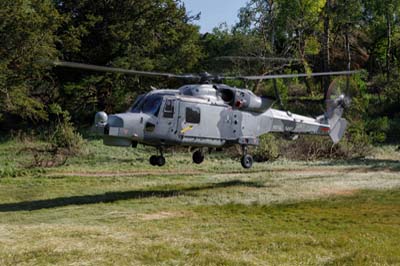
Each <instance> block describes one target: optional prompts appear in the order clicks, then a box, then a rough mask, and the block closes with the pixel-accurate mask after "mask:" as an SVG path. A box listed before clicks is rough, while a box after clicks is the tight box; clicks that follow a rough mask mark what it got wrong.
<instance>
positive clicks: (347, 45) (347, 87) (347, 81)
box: [345, 27, 351, 93]
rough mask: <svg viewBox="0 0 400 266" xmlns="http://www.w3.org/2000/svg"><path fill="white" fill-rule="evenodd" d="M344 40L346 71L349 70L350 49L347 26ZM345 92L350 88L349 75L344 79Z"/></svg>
mask: <svg viewBox="0 0 400 266" xmlns="http://www.w3.org/2000/svg"><path fill="white" fill-rule="evenodd" d="M345 41H346V44H345V45H346V54H347V71H351V49H350V40H349V29H348V27H347V29H346V35H345ZM346 90H347V91H346V93H349V90H350V76H349V75H348V76H347V79H346Z"/></svg>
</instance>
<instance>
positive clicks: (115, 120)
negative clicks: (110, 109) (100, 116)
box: [108, 115, 124, 128]
mask: <svg viewBox="0 0 400 266" xmlns="http://www.w3.org/2000/svg"><path fill="white" fill-rule="evenodd" d="M108 126H109V127H119V128H123V127H124V119H123V117H121V116H119V115H110V116H109V117H108Z"/></svg>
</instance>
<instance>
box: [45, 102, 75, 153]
mask: <svg viewBox="0 0 400 266" xmlns="http://www.w3.org/2000/svg"><path fill="white" fill-rule="evenodd" d="M51 111H52V113H54V114H55V115H56V116H57V119H56V123H55V125H54V129H53V132H52V134H50V137H49V142H50V143H51V144H52V145H53V146H55V147H56V148H59V149H63V150H64V151H65V152H66V153H68V154H69V155H76V154H79V153H80V152H81V148H82V144H83V138H82V136H81V135H80V134H79V133H77V132H76V131H75V128H74V126H73V124H72V122H71V117H70V115H69V113H68V112H67V111H62V110H61V108H60V107H59V106H58V105H53V106H51Z"/></svg>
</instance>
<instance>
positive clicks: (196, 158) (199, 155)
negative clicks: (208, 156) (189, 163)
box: [192, 150, 204, 164]
mask: <svg viewBox="0 0 400 266" xmlns="http://www.w3.org/2000/svg"><path fill="white" fill-rule="evenodd" d="M192 159H193V163H195V164H201V163H202V162H203V161H204V152H203V151H202V150H197V151H195V152H194V153H193V156H192Z"/></svg>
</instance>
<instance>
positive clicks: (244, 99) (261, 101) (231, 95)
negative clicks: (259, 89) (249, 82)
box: [219, 88, 274, 113]
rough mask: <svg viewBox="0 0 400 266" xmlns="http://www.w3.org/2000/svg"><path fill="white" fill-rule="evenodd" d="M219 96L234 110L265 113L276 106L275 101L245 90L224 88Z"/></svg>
mask: <svg viewBox="0 0 400 266" xmlns="http://www.w3.org/2000/svg"><path fill="white" fill-rule="evenodd" d="M219 94H220V96H221V98H222V100H224V102H225V103H227V104H229V105H231V106H232V107H233V108H235V109H239V110H243V111H248V112H254V113H264V112H265V111H267V110H268V109H269V108H271V107H272V105H273V104H274V101H273V100H271V99H268V98H265V97H259V96H257V95H255V94H254V93H253V92H251V91H249V90H244V89H237V88H223V89H221V90H220V91H219Z"/></svg>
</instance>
